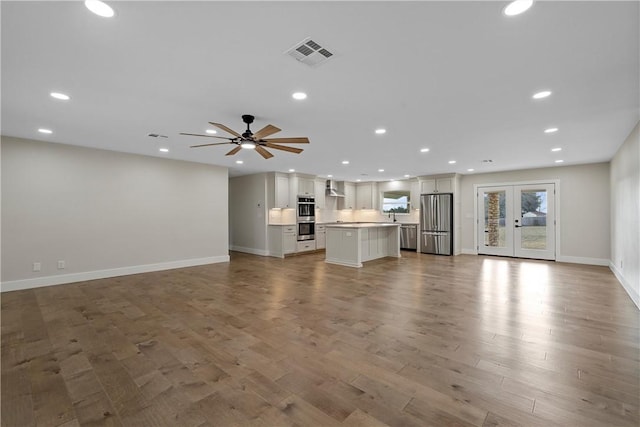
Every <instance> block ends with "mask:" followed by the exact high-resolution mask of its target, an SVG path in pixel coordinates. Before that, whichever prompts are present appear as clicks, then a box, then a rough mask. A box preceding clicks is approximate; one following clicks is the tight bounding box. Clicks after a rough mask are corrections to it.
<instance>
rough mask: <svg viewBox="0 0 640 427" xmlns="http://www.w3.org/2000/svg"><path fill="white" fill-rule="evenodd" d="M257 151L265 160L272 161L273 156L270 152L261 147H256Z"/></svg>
mask: <svg viewBox="0 0 640 427" xmlns="http://www.w3.org/2000/svg"><path fill="white" fill-rule="evenodd" d="M255 150H256V151H257V152H258V154H260V155H261V156H262V157H264V158H265V159H270V158H271V157H273V154H271V153H270V152H268V151H267V150H265V149H264V148H262V147H261V146H259V145H256V148H255Z"/></svg>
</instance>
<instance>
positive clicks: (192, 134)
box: [180, 132, 231, 139]
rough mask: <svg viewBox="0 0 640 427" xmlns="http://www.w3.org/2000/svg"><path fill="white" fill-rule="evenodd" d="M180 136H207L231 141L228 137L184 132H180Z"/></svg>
mask: <svg viewBox="0 0 640 427" xmlns="http://www.w3.org/2000/svg"><path fill="white" fill-rule="evenodd" d="M180 135H189V136H205V137H207V138H220V139H231V138H229V137H226V136H213V135H200V134H199V133H184V132H180Z"/></svg>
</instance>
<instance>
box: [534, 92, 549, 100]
mask: <svg viewBox="0 0 640 427" xmlns="http://www.w3.org/2000/svg"><path fill="white" fill-rule="evenodd" d="M549 95H551V91H550V90H543V91H542V92H538V93H534V94H533V99H542V98H546V97H547V96H549Z"/></svg>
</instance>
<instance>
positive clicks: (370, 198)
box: [356, 182, 378, 209]
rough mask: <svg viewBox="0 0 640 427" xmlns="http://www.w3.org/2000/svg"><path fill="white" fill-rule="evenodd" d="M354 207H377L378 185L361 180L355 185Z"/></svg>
mask: <svg viewBox="0 0 640 427" xmlns="http://www.w3.org/2000/svg"><path fill="white" fill-rule="evenodd" d="M356 209H378V185H377V183H375V182H361V183H358V184H357V185H356Z"/></svg>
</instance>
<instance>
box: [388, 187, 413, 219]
mask: <svg viewBox="0 0 640 427" xmlns="http://www.w3.org/2000/svg"><path fill="white" fill-rule="evenodd" d="M410 195H411V192H410V191H400V190H396V191H384V192H383V193H382V212H383V213H400V214H403V213H406V214H408V213H409V210H410V209H411V201H410Z"/></svg>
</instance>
